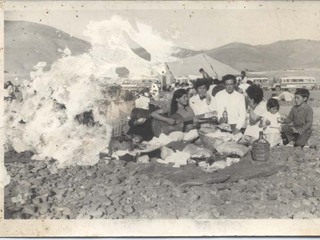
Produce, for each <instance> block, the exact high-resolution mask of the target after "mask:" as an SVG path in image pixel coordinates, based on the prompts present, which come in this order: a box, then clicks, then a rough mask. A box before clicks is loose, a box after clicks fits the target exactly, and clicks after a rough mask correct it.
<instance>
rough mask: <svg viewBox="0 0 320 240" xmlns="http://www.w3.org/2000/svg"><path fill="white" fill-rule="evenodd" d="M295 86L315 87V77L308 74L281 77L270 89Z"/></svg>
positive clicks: (293, 87) (281, 89) (285, 88)
mask: <svg viewBox="0 0 320 240" xmlns="http://www.w3.org/2000/svg"><path fill="white" fill-rule="evenodd" d="M297 88H306V89H309V90H314V89H316V88H317V85H316V79H315V78H314V77H308V76H290V77H281V78H280V79H279V80H278V81H277V82H275V83H274V84H273V85H272V86H271V90H272V91H283V90H289V89H297Z"/></svg>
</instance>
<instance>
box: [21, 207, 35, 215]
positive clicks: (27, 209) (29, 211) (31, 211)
mask: <svg viewBox="0 0 320 240" xmlns="http://www.w3.org/2000/svg"><path fill="white" fill-rule="evenodd" d="M22 213H23V214H27V215H35V207H34V206H30V205H28V206H25V207H23V209H22Z"/></svg>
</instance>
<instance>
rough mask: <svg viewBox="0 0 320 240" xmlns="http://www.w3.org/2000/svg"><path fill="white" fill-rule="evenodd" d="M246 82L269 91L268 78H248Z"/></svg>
mask: <svg viewBox="0 0 320 240" xmlns="http://www.w3.org/2000/svg"><path fill="white" fill-rule="evenodd" d="M247 80H248V81H251V82H253V83H254V84H256V85H258V86H259V87H261V88H262V89H264V90H268V89H270V85H271V83H270V80H269V78H266V77H249V78H247Z"/></svg>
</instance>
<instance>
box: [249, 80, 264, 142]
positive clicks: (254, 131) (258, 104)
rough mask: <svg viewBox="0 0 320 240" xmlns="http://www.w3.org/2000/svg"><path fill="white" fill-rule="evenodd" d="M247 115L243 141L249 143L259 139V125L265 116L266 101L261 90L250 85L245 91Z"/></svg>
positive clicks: (256, 86)
mask: <svg viewBox="0 0 320 240" xmlns="http://www.w3.org/2000/svg"><path fill="white" fill-rule="evenodd" d="M246 93H247V100H248V113H249V119H248V123H247V128H246V131H245V132H244V135H245V139H246V140H249V141H250V142H252V141H254V140H256V139H258V138H259V132H260V131H263V128H262V127H260V126H259V125H260V124H259V123H260V120H261V119H262V118H263V116H264V115H265V114H266V112H267V111H268V110H267V101H266V100H265V99H264V98H263V90H262V89H261V88H260V87H259V86H258V85H255V84H253V85H250V86H249V87H248V88H247V90H246Z"/></svg>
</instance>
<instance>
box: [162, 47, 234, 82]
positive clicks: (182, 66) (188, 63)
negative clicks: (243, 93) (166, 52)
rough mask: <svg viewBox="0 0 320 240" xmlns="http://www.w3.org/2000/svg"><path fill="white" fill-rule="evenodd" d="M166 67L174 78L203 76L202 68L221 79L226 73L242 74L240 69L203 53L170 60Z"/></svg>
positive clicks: (213, 76)
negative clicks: (173, 60) (174, 60)
mask: <svg viewBox="0 0 320 240" xmlns="http://www.w3.org/2000/svg"><path fill="white" fill-rule="evenodd" d="M166 68H167V72H170V74H172V77H173V78H179V77H183V76H193V77H202V74H201V73H200V72H199V69H200V68H203V69H204V71H206V72H207V73H208V74H209V76H210V77H212V78H218V79H221V78H222V77H223V76H224V75H226V74H233V75H239V74H240V72H239V71H238V70H236V69H234V68H232V67H230V66H228V65H226V64H224V63H221V62H219V61H218V60H215V59H213V58H211V57H209V56H208V55H206V54H202V53H201V54H198V55H195V56H192V57H187V58H182V59H181V60H179V61H176V62H168V63H167V64H166Z"/></svg>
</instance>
